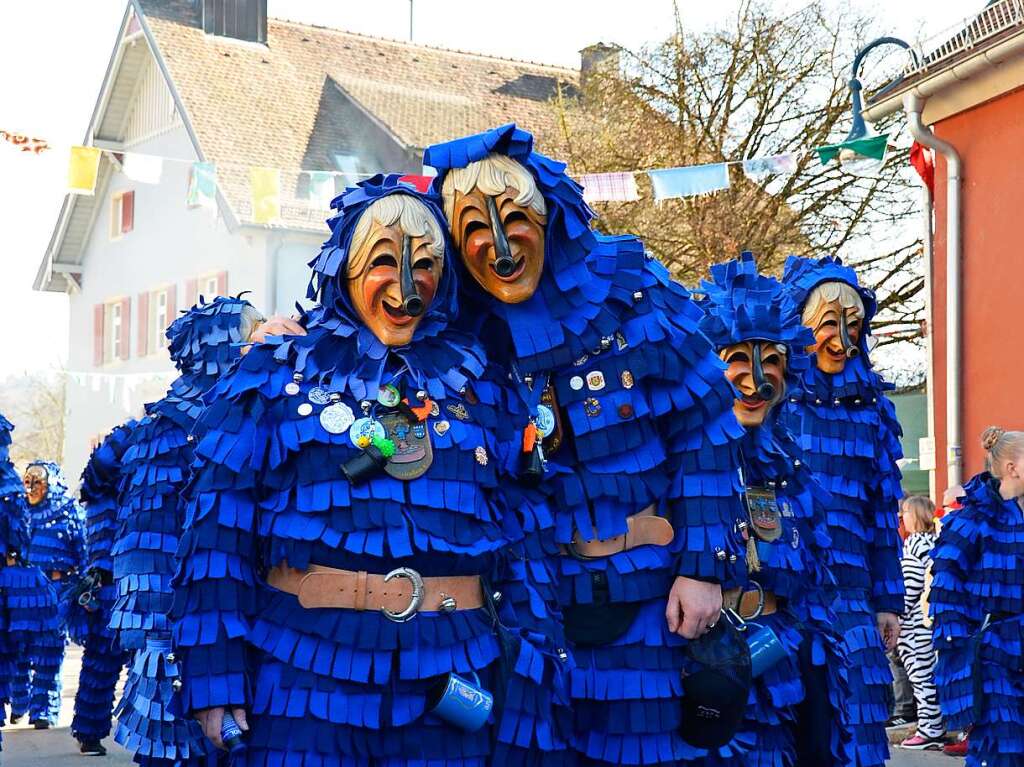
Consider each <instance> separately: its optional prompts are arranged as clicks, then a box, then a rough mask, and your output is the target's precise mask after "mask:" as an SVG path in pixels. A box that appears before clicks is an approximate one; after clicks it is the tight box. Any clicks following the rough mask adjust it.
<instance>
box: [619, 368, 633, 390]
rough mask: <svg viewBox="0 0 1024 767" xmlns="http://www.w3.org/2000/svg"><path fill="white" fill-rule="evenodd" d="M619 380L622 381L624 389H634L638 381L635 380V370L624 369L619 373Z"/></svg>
mask: <svg viewBox="0 0 1024 767" xmlns="http://www.w3.org/2000/svg"><path fill="white" fill-rule="evenodd" d="M619 381H620V382H621V383H622V388H623V389H632V388H633V386H634V385H635V384H636V381H634V380H633V372H632V371H630V370H623V371H622V373H621V374H620V375H619Z"/></svg>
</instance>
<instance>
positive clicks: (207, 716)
mask: <svg viewBox="0 0 1024 767" xmlns="http://www.w3.org/2000/svg"><path fill="white" fill-rule="evenodd" d="M231 716H233V717H234V718H235V721H236V722H237V723H238V729H240V730H241V731H242V732H249V723H248V722H247V721H246V720H245V709H244V708H233V709H231ZM195 718H196V721H198V722H199V726H200V727H202V728H203V734H204V735H205V736H206V737H207V739H208V740H209V741H210V742H211V743H212V744H213V745H215V746H216V747H217V748H219V749H223V750H227V749H225V748H224V741H223V740H221V737H220V728H221V725H222V724H223V723H224V707H223V706H216V707H214V708H201V709H199V710H198V711H196V712H195Z"/></svg>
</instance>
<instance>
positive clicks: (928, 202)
mask: <svg viewBox="0 0 1024 767" xmlns="http://www.w3.org/2000/svg"><path fill="white" fill-rule="evenodd" d="M921 188H922V192H923V193H922V195H921V197H922V198H923V202H924V217H923V222H922V223H924V295H925V302H924V321H925V328H926V329H927V331H928V334H927V335H926V336H925V338H924V348H925V353H926V359H927V363H926V364H927V365H928V374H927V378H926V381H927V383H926V385H925V388H926V391H925V401H926V402H927V415H928V423H927V437H928V439H929V440H930V441H931V443H932V452H933V454H934V451H935V373H934V371H935V340H934V337H935V336H934V334H935V312H933V311H932V279H933V278H932V252H933V239H932V224H933V222H932V203H933V200H932V190H931V189H929V188H928V185H927V184H924V183H922V184H921ZM919 465H920V464H919ZM937 485H938V482H936V481H935V467H934V466H932V468H931V470H930V471H929V472H928V496H929V497H930V498H931V499H932V500H934V501H935V502H936V503H938V500H939V496H938V495H937V489H936V486H937Z"/></svg>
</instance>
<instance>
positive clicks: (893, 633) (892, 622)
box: [875, 613, 900, 652]
mask: <svg viewBox="0 0 1024 767" xmlns="http://www.w3.org/2000/svg"><path fill="white" fill-rule="evenodd" d="M875 618H876V619H877V620H878V634H879V636H881V637H882V644H884V645H885V649H886V651H888V652H892V651H893V650H895V649H896V640H897V639H899V638H900V619H899V618H898V617H897V616H896V614H895V613H876V614H875Z"/></svg>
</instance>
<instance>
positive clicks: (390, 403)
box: [377, 384, 402, 407]
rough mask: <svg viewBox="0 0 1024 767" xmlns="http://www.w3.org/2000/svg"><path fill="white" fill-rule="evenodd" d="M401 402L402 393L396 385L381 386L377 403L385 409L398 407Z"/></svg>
mask: <svg viewBox="0 0 1024 767" xmlns="http://www.w3.org/2000/svg"><path fill="white" fill-rule="evenodd" d="M401 401H402V393H401V392H400V391H398V387H397V386H395V385H394V384H388V385H387V386H381V387H380V389H378V390H377V402H378V403H380V404H381V405H383V406H384V407H398V403H399V402H401Z"/></svg>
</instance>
